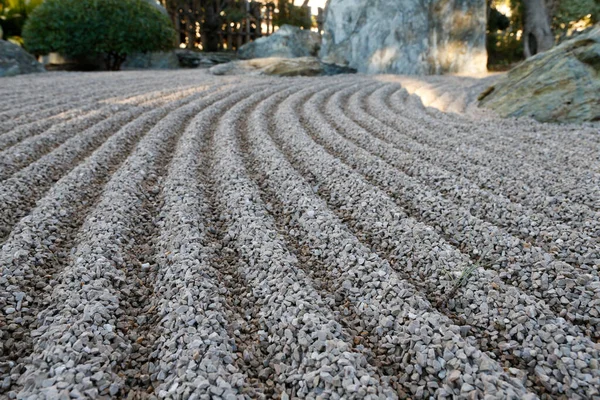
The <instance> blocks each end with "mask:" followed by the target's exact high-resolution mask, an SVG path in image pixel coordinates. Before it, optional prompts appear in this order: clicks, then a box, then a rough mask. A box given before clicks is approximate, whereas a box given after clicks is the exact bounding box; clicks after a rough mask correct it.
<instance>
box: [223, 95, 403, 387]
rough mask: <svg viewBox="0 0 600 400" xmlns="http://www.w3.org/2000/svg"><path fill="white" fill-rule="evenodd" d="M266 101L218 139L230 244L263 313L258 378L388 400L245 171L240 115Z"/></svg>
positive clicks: (226, 120)
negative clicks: (290, 246) (238, 132)
mask: <svg viewBox="0 0 600 400" xmlns="http://www.w3.org/2000/svg"><path fill="white" fill-rule="evenodd" d="M263 97H264V95H263V94H257V95H255V96H253V97H252V98H249V99H248V100H247V101H246V102H243V103H240V104H239V105H237V106H236V107H234V108H232V109H231V110H229V112H228V113H226V114H225V115H224V117H223V120H222V121H221V123H220V124H219V128H218V129H217V131H216V133H215V139H214V140H215V144H214V147H215V150H214V158H215V160H217V161H216V163H215V166H214V172H213V176H214V179H215V185H216V187H215V193H216V197H217V198H218V199H219V200H218V201H219V203H222V204H223V210H224V212H222V214H221V218H223V219H224V220H225V221H226V224H227V225H228V229H227V236H226V237H227V240H226V241H227V242H231V243H233V245H232V246H231V247H232V249H233V250H234V251H235V253H236V254H237V256H238V257H239V258H240V259H241V260H242V261H241V262H240V269H241V274H242V275H243V277H244V279H245V281H246V284H247V285H248V286H249V293H248V294H249V295H251V296H252V297H253V298H250V299H249V300H251V301H253V302H256V304H257V306H258V308H259V312H258V316H259V317H260V322H259V327H260V331H258V333H257V335H258V338H259V341H260V343H259V347H260V351H261V353H262V358H263V359H264V360H265V361H264V362H263V363H264V364H263V366H262V367H261V368H260V369H259V370H258V375H259V378H262V379H264V380H267V382H268V380H269V379H272V380H273V381H274V383H275V385H276V389H277V391H278V392H282V391H285V393H287V394H288V395H289V396H291V397H309V398H311V397H315V396H317V395H322V396H331V395H336V396H341V397H343V398H389V397H390V396H392V395H393V392H392V391H391V389H390V388H386V386H385V385H383V386H382V383H380V382H379V381H378V380H377V379H374V378H373V377H372V376H371V375H372V374H374V371H373V368H372V367H370V368H368V365H367V363H366V360H365V358H364V356H362V355H361V354H360V353H356V352H354V351H352V345H351V344H350V341H349V338H348V335H347V334H344V331H343V329H342V327H341V325H340V324H339V323H337V322H335V318H334V316H333V315H334V314H333V312H332V311H331V310H330V309H329V307H328V306H327V304H326V303H325V302H324V300H323V299H322V298H321V296H320V295H319V293H318V292H317V291H316V290H315V289H314V287H313V285H312V282H311V280H310V278H308V277H307V275H306V274H305V273H304V271H303V270H302V269H300V268H298V265H297V264H298V261H297V259H296V257H295V256H294V255H293V254H291V253H290V252H289V251H288V249H287V246H286V243H285V241H284V239H283V237H282V236H281V235H280V234H278V232H277V230H276V226H275V223H274V221H273V219H272V217H271V216H269V214H268V211H267V209H266V208H265V205H264V203H263V202H262V201H261V198H260V194H259V192H258V189H257V188H256V186H255V184H254V183H253V182H252V181H251V180H250V179H249V177H248V173H247V171H246V170H245V168H244V165H243V163H242V156H241V149H240V148H239V143H238V141H237V138H236V135H237V132H236V130H239V129H242V127H243V125H244V121H243V120H241V118H240V116H243V115H247V114H248V110H249V109H250V108H251V106H252V104H253V103H256V102H257V101H259V100H261V99H262V98H263Z"/></svg>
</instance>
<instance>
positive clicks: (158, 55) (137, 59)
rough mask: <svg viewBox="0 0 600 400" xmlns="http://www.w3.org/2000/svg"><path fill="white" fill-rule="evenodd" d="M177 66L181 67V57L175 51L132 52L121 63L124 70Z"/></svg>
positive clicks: (174, 67)
mask: <svg viewBox="0 0 600 400" xmlns="http://www.w3.org/2000/svg"><path fill="white" fill-rule="evenodd" d="M176 68H179V58H178V57H177V55H176V54H175V52H173V51H165V52H153V53H134V54H130V55H128V56H127V58H126V59H125V62H124V63H123V65H121V69H122V70H130V69H176Z"/></svg>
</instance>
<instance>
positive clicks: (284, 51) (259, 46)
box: [238, 25, 321, 60]
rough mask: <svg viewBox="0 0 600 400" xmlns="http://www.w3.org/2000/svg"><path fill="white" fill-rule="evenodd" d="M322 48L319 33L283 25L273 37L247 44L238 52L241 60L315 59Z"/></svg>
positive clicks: (262, 38)
mask: <svg viewBox="0 0 600 400" xmlns="http://www.w3.org/2000/svg"><path fill="white" fill-rule="evenodd" d="M320 47H321V37H320V36H319V34H318V33H317V32H311V31H310V30H308V29H300V28H298V27H296V26H291V25H283V26H282V27H281V28H279V30H278V31H277V32H275V33H274V34H272V35H271V36H265V37H261V38H259V39H256V40H254V41H252V42H250V43H246V44H245V45H243V46H242V47H240V49H239V50H238V57H239V58H241V59H245V60H247V59H252V58H266V57H285V58H294V57H314V56H316V55H317V53H318V52H319V48H320Z"/></svg>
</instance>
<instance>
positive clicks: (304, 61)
mask: <svg viewBox="0 0 600 400" xmlns="http://www.w3.org/2000/svg"><path fill="white" fill-rule="evenodd" d="M209 71H210V72H211V73H212V74H213V75H276V76H316V75H321V73H322V72H323V68H322V66H321V63H320V62H319V60H318V59H316V58H315V57H299V58H280V57H270V58H255V59H253V60H240V61H232V62H229V63H227V64H222V65H217V66H214V67H212V68H211V69H210V70H209Z"/></svg>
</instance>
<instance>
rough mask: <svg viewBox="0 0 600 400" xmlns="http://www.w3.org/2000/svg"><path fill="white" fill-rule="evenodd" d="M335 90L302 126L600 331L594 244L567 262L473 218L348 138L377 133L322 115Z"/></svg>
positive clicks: (508, 276) (456, 240)
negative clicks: (328, 99)
mask: <svg viewBox="0 0 600 400" xmlns="http://www.w3.org/2000/svg"><path fill="white" fill-rule="evenodd" d="M355 90H356V89H355ZM338 93H341V92H338ZM332 94H333V93H332V92H331V91H330V92H329V93H327V92H321V93H320V94H319V95H317V96H315V97H314V98H313V99H311V101H310V102H307V103H306V105H305V109H306V110H305V114H304V117H305V120H304V121H305V123H304V125H305V126H307V127H310V128H311V130H312V132H313V138H315V139H316V140H317V142H319V143H320V144H322V145H324V146H325V148H326V149H327V150H328V151H329V152H332V153H333V154H334V155H335V156H336V157H337V158H339V159H340V160H342V161H344V162H345V163H346V164H348V165H350V166H351V167H352V168H353V169H354V170H356V171H357V172H359V173H360V174H362V175H363V176H364V177H365V178H366V179H367V180H368V181H369V182H372V183H373V184H374V185H376V186H378V187H380V188H381V189H382V190H384V191H385V192H386V193H387V194H388V195H389V196H390V197H392V198H394V199H395V200H396V201H397V202H398V204H399V205H400V206H401V207H403V209H402V211H403V212H406V213H408V214H410V215H412V216H415V218H417V219H418V220H421V221H423V222H425V223H426V224H428V225H429V226H431V227H433V228H435V230H436V231H437V232H438V234H440V235H441V236H442V237H443V238H445V239H446V241H447V242H450V243H451V244H453V245H455V246H456V247H458V248H459V249H461V250H462V251H463V252H465V253H466V254H467V255H468V256H470V257H472V258H475V259H477V260H478V262H479V263H480V264H483V265H489V267H491V268H493V269H495V270H497V271H498V272H499V277H500V278H501V279H502V280H503V281H504V282H506V283H508V284H511V285H513V286H516V287H519V288H520V289H522V290H528V291H531V292H532V293H533V294H534V295H535V296H536V297H538V298H540V299H542V300H544V301H545V302H546V303H547V304H548V305H549V306H550V308H552V309H553V310H554V311H555V312H556V314H560V315H561V316H566V317H567V319H569V320H571V321H573V322H577V323H582V324H589V326H588V330H589V332H590V334H591V335H593V336H594V337H598V336H600V331H599V330H598V326H599V325H600V318H598V317H600V290H599V289H600V280H599V279H598V271H597V269H596V268H594V267H593V266H594V265H596V264H598V263H599V262H600V261H599V259H600V256H599V254H600V253H599V252H598V251H597V250H596V249H595V248H594V249H589V248H588V249H586V248H584V249H583V251H582V253H583V254H577V256H578V257H577V258H576V260H575V261H574V262H573V261H572V260H571V259H572V258H573V255H569V257H567V259H566V261H569V262H571V263H570V264H566V263H565V262H561V261H560V260H557V259H556V258H555V257H554V256H553V255H552V254H549V253H546V252H545V251H543V250H542V249H541V248H539V247H537V246H531V244H528V243H526V242H523V241H521V240H520V239H519V238H517V237H514V236H512V235H511V234H509V233H508V232H506V231H505V230H504V229H502V228H498V227H497V226H495V225H493V224H490V223H489V222H486V221H482V220H481V219H479V218H477V217H474V216H473V215H471V213H470V211H469V210H468V209H466V208H464V207H461V206H460V205H457V204H455V203H453V202H452V201H451V200H448V199H447V198H445V197H444V196H442V195H441V194H439V193H437V191H436V190H435V189H434V188H430V187H429V188H428V187H425V186H424V185H422V184H421V183H420V182H418V181H417V180H415V179H414V178H412V177H410V176H408V175H406V174H404V172H403V171H401V170H400V169H397V168H393V167H392V166H391V165H390V164H389V163H386V162H385V161H383V160H382V159H381V158H380V157H377V156H375V155H373V154H371V153H369V152H368V151H367V150H365V149H364V148H363V147H360V146H359V145H357V144H356V143H355V142H354V141H352V140H350V139H348V137H351V138H352V139H355V140H356V138H358V140H359V141H362V142H363V144H364V146H366V147H370V146H371V143H375V142H374V140H375V139H374V138H370V139H369V138H368V135H365V133H364V132H361V131H360V130H357V129H356V127H353V126H352V125H350V124H347V123H346V124H343V121H344V119H343V118H339V111H337V110H334V113H333V115H336V116H337V117H338V118H337V121H338V122H335V120H334V119H333V117H332V116H331V115H329V121H328V120H327V118H326V117H323V116H320V115H318V114H317V112H318V110H320V109H323V108H324V107H323V103H324V102H325V100H326V99H327V98H328V97H330V96H332ZM330 121H333V122H330ZM340 121H342V122H340ZM336 125H337V128H338V132H343V135H341V136H338V135H336V134H334V133H333V132H335V130H332V129H331V128H329V127H330V126H336ZM362 138H367V139H366V140H362ZM395 157H397V155H396V156H395ZM395 157H394V156H393V157H391V158H392V159H394V158H395ZM405 210H406V211H405ZM466 259H468V257H466ZM586 264H587V265H586ZM536 282H540V283H541V282H545V284H544V285H543V286H542V285H541V284H536ZM567 287H568V289H567ZM596 303H598V304H596Z"/></svg>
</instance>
